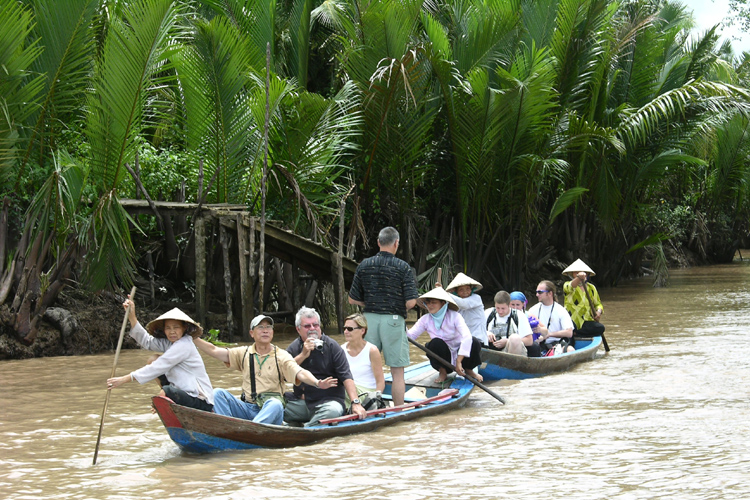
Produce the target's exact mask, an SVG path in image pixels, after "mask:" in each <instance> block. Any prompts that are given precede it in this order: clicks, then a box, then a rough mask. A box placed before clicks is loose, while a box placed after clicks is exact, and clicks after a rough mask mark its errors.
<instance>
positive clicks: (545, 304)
mask: <svg viewBox="0 0 750 500" xmlns="http://www.w3.org/2000/svg"><path fill="white" fill-rule="evenodd" d="M536 297H537V299H539V302H538V303H537V304H536V305H534V306H533V307H532V308H531V309H529V311H528V312H527V313H526V314H528V315H529V316H534V317H535V318H537V319H538V320H539V326H537V327H536V328H535V329H534V333H539V334H541V337H540V338H539V343H540V344H541V345H542V352H544V351H548V350H549V349H553V348H554V347H555V346H556V345H557V344H560V343H562V344H563V345H564V349H565V352H569V351H574V350H575V348H574V346H575V339H574V338H573V320H572V319H571V318H570V314H568V311H567V310H566V309H565V307H563V306H561V305H560V304H558V303H557V302H555V284H554V283H552V282H551V281H547V280H545V281H541V282H539V284H538V285H537V287H536Z"/></svg>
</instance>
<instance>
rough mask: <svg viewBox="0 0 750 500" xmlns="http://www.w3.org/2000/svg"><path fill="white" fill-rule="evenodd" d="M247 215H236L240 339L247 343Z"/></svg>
mask: <svg viewBox="0 0 750 500" xmlns="http://www.w3.org/2000/svg"><path fill="white" fill-rule="evenodd" d="M245 224H247V214H245V213H244V212H243V213H239V214H237V253H238V254H239V261H240V307H241V308H242V332H241V335H240V338H242V340H244V341H246V342H248V341H249V340H250V338H249V334H248V332H249V331H250V321H252V319H253V316H252V312H253V310H252V309H251V308H250V307H249V305H248V301H249V300H252V299H249V300H248V296H249V295H250V294H251V293H252V288H250V289H249V288H248V281H249V278H250V273H249V272H248V269H247V257H248V253H249V252H248V251H247V231H246V230H245Z"/></svg>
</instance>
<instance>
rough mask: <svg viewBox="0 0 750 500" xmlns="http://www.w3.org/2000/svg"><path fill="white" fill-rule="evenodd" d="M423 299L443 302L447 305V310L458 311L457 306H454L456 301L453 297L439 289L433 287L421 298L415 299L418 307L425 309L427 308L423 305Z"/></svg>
mask: <svg viewBox="0 0 750 500" xmlns="http://www.w3.org/2000/svg"><path fill="white" fill-rule="evenodd" d="M424 299H438V300H443V301H445V302H447V303H448V309H453V310H454V311H458V304H456V301H455V300H453V296H451V294H449V293H448V292H446V291H445V290H443V288H441V287H439V286H438V287H435V288H433V289H432V290H430V291H429V292H427V293H425V294H424V295H422V296H421V297H419V298H418V299H417V304H419V306H420V307H422V308H424V309H427V306H425V305H424Z"/></svg>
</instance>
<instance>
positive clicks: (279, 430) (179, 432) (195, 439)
mask: <svg viewBox="0 0 750 500" xmlns="http://www.w3.org/2000/svg"><path fill="white" fill-rule="evenodd" d="M404 375H405V378H406V389H407V395H406V398H405V403H404V405H403V406H401V407H398V410H400V411H396V409H397V408H393V407H390V408H384V409H380V410H372V411H369V412H368V415H367V418H365V419H364V420H357V419H355V418H356V417H354V418H353V416H351V415H345V416H343V417H340V418H336V419H328V420H323V421H321V423H320V424H319V425H316V426H311V427H291V426H285V425H283V426H282V425H268V424H258V423H254V422H251V421H249V420H243V419H239V418H233V417H226V416H223V415H217V414H215V413H209V412H205V411H200V410H196V409H194V408H188V407H185V406H180V405H178V404H175V403H174V402H172V401H171V400H170V399H168V398H164V397H160V396H154V397H153V398H152V401H153V406H154V408H155V409H156V412H157V413H158V414H159V417H160V418H161V421H162V423H163V424H164V427H166V428H167V432H168V433H169V436H170V437H171V438H172V440H173V441H174V442H175V443H177V444H178V445H179V446H180V447H181V448H182V449H184V450H186V451H189V452H194V453H211V452H217V451H223V450H246V449H253V448H287V447H291V446H299V445H305V444H310V443H314V442H316V441H321V440H323V439H328V438H332V437H336V436H345V435H348V434H355V433H359V432H367V431H372V430H375V429H378V428H380V427H385V426H387V425H392V424H396V423H398V422H406V421H409V420H414V419H416V418H421V417H426V416H430V415H437V414H439V413H444V412H446V411H449V410H453V409H456V408H460V407H462V406H464V405H465V404H466V401H467V399H468V397H469V394H470V393H471V390H472V389H473V388H474V386H473V384H472V383H471V382H469V381H468V380H465V379H463V378H460V377H456V378H454V379H453V380H452V381H451V382H450V387H446V388H442V387H440V386H438V385H436V384H434V383H432V380H434V378H435V377H436V376H437V372H436V371H435V370H433V369H432V367H431V366H430V365H429V363H428V362H425V363H420V364H417V365H414V366H411V367H408V368H406V370H405V373H404ZM390 389H391V387H390V381H389V380H386V390H385V391H384V393H383V396H384V399H388V398H390Z"/></svg>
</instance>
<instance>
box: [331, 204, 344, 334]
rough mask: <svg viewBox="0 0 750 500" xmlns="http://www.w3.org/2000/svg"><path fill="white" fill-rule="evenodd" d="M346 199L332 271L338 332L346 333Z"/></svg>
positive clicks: (340, 219) (340, 216) (342, 207)
mask: <svg viewBox="0 0 750 500" xmlns="http://www.w3.org/2000/svg"><path fill="white" fill-rule="evenodd" d="M345 209H346V197H343V198H342V199H341V213H340V214H339V248H338V252H337V253H336V254H331V257H333V258H334V262H335V269H332V271H334V272H332V273H331V275H332V277H333V289H334V297H336V316H337V317H338V327H339V329H338V331H339V332H343V331H344V312H345V311H346V295H347V294H346V289H345V287H344V211H345Z"/></svg>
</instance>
